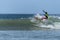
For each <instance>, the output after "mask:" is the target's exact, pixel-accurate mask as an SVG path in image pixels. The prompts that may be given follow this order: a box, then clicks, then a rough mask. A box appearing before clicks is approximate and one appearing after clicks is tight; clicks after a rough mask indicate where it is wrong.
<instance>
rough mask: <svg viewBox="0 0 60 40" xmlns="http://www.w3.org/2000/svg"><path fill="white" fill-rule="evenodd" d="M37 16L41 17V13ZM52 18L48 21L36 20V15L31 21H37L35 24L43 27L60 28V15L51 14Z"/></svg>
mask: <svg viewBox="0 0 60 40" xmlns="http://www.w3.org/2000/svg"><path fill="white" fill-rule="evenodd" d="M35 16H36V17H40V16H39V14H38V15H35ZM49 17H50V19H49V20H47V21H44V20H43V21H40V20H36V19H35V18H34V17H33V18H32V19H31V22H33V23H35V25H34V26H37V27H42V28H51V29H60V17H57V16H49Z"/></svg>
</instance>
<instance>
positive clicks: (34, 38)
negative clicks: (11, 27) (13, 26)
mask: <svg viewBox="0 0 60 40" xmlns="http://www.w3.org/2000/svg"><path fill="white" fill-rule="evenodd" d="M0 40H60V30H30V31H28V30H27V31H21V30H18V31H17V30H15V31H0Z"/></svg>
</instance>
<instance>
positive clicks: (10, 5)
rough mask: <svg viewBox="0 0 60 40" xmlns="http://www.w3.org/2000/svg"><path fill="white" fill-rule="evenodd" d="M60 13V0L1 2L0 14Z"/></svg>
mask: <svg viewBox="0 0 60 40" xmlns="http://www.w3.org/2000/svg"><path fill="white" fill-rule="evenodd" d="M42 10H45V11H47V12H48V13H51V14H53V13H55V14H56V13H60V0H0V13H43V12H42Z"/></svg>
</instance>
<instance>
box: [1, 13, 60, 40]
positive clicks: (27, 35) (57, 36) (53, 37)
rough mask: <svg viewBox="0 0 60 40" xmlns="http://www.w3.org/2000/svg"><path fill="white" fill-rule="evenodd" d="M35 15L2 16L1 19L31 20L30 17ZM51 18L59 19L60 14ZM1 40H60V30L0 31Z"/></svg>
mask: <svg viewBox="0 0 60 40" xmlns="http://www.w3.org/2000/svg"><path fill="white" fill-rule="evenodd" d="M33 15H34V14H0V19H20V18H29V17H33ZM50 16H58V17H59V16H60V15H59V14H50ZM22 25H23V24H22ZM55 25H56V24H55ZM58 26H59V25H57V27H58ZM28 27H29V26H28ZM58 28H59V27H58ZM6 29H7V28H6ZM0 40H60V29H50V30H0Z"/></svg>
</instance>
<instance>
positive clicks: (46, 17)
mask: <svg viewBox="0 0 60 40" xmlns="http://www.w3.org/2000/svg"><path fill="white" fill-rule="evenodd" d="M43 12H44V13H45V14H44V16H45V17H43V19H48V13H47V12H46V11H44V10H43Z"/></svg>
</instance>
